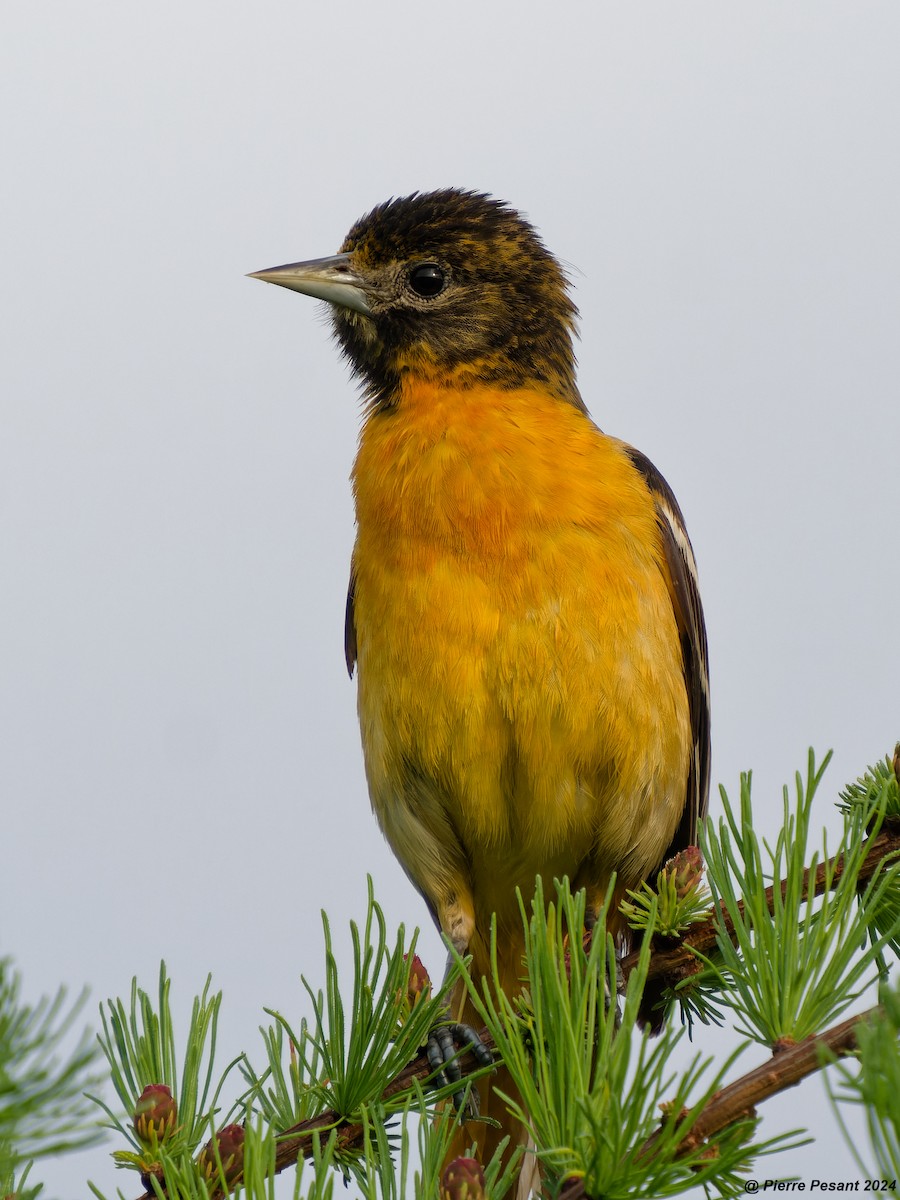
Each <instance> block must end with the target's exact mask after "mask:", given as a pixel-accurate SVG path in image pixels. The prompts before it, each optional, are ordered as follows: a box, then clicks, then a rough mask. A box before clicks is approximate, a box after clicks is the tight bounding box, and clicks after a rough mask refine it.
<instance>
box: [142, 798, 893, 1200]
mask: <svg viewBox="0 0 900 1200" xmlns="http://www.w3.org/2000/svg"><path fill="white" fill-rule="evenodd" d="M865 851H866V854H865V859H864V861H863V863H862V865H861V867H860V870H859V875H858V879H859V882H860V883H866V882H868V880H870V879H871V878H872V876H873V875H874V874H875V872H876V871H877V870H878V867H879V866H880V864H881V863H882V862H883V861H884V860H885V859H886V858H888V857H890V856H891V855H894V854H900V822H898V821H896V820H892V821H890V822H888V821H886V822H885V825H884V827H883V828H882V830H881V832H880V833H879V834H878V835H877V836H876V837H873V838H870V839H869V840H868V842H866V844H865ZM832 868H833V874H832V880H833V882H837V880H838V879H840V877H841V875H842V874H843V870H844V865H843V857H842V856H841V855H837V856H835V857H834V858H832V859H830V860H829V862H828V863H820V864H819V866H818V867H817V868H816V872H815V875H814V877H813V879H812V888H813V891H812V894H813V895H815V896H819V895H821V894H822V893H823V892H824V891H825V880H826V877H827V873H828V870H829V869H832ZM809 884H810V873H809V872H808V871H807V872H806V873H805V877H804V898H805V897H806V895H807V889H808V888H809ZM780 886H781V888H782V893H783V892H784V888H785V884H784V882H783V881H782V883H781V885H780ZM773 895H774V888H772V887H770V888H767V889H766V896H767V899H768V905H769V910H770V911H771V909H772V899H773ZM743 907H744V906H743V902H739V908H740V909H741V911H743ZM720 919H721V922H722V924H724V927H725V929H726V930H727V931H729V932H732V931H733V929H734V922H733V921H732V919H731V917H730V916H729V914H728V913H723V914H722V915H721V918H720ZM716 932H717V918H716V915H715V914H713V913H711V914H710V916H709V917H707V918H706V920H704V921H702V922H701V923H700V924H698V925H695V926H693V928H692V929H691V930H690V931H689V932H688V933H686V934H685V935H684V937H683V938H682V939H681V941H679V942H678V944H677V945H675V946H666V945H663V946H654V949H653V953H652V954H651V957H650V964H649V969H648V973H647V983H650V982H651V981H654V982H655V981H658V982H659V983H660V984H662V985H663V986H669V987H673V988H674V987H675V986H676V985H677V984H678V983H680V982H681V981H682V980H683V979H686V978H687V977H688V976H690V975H695V974H696V973H697V971H698V970H699V969H700V964H699V961H698V959H697V957H696V955H695V953H694V951H695V950H696V951H699V952H700V953H701V954H708V953H709V952H710V951H711V950H713V949H714V948H715V945H716ZM638 958H639V952H637V951H635V952H634V953H632V954H628V955H626V956H625V957H624V958H623V959H622V960H621V970H622V974H623V977H624V978H625V979H627V978H628V976H629V975H630V973H631V972H632V971H633V970H634V969H635V967H636V966H637V963H638ZM863 1015H865V1014H863ZM860 1019H861V1018H860V1017H851V1018H850V1019H849V1020H848V1021H845V1022H844V1023H843V1025H838V1026H836V1027H835V1029H833V1030H831V1031H830V1032H829V1033H825V1034H822V1035H821V1037H820V1038H815V1037H812V1038H807V1039H806V1041H805V1042H800V1043H799V1045H797V1046H795V1047H791V1048H790V1049H788V1050H785V1051H784V1052H783V1053H782V1054H781V1055H779V1057H778V1059H777V1063H778V1070H779V1071H783V1070H785V1069H787V1068H785V1067H784V1065H783V1063H784V1060H787V1061H788V1062H789V1063H794V1062H799V1061H801V1060H800V1058H796V1059H795V1058H794V1057H793V1056H794V1055H795V1054H796V1053H797V1052H798V1051H800V1050H801V1049H802V1048H803V1047H805V1046H807V1045H808V1044H809V1045H813V1046H816V1047H817V1046H818V1045H819V1044H822V1045H825V1044H827V1043H826V1042H825V1041H824V1039H827V1038H830V1037H831V1036H832V1035H835V1034H837V1033H838V1032H839V1031H842V1030H845V1028H846V1029H847V1030H850V1029H852V1028H853V1026H854V1025H855V1023H856V1022H857V1021H858V1020H860ZM479 1036H480V1037H481V1039H482V1041H483V1042H484V1044H485V1045H486V1046H487V1048H488V1049H489V1050H493V1049H494V1040H493V1038H492V1037H491V1035H490V1033H489V1032H488V1031H487V1029H482V1030H481V1031H480V1035H479ZM832 1048H833V1047H832ZM850 1048H851V1049H852V1045H851V1046H850ZM847 1052H848V1051H847V1050H846V1049H842V1050H837V1049H835V1053H844V1054H846V1053H847ZM789 1056H790V1057H789ZM457 1061H458V1063H459V1067H460V1071H461V1072H462V1074H463V1075H464V1076H465V1075H467V1074H469V1073H470V1072H471V1071H474V1070H475V1068H476V1066H477V1064H476V1062H475V1056H474V1055H473V1054H472V1053H471V1052H467V1053H466V1054H463V1055H461V1057H460V1058H459V1059H458V1060H457ZM803 1061H805V1060H803ZM816 1065H817V1064H814V1065H813V1066H812V1067H810V1068H809V1069H808V1070H806V1071H804V1072H803V1073H801V1074H800V1075H799V1076H798V1077H797V1078H796V1079H788V1080H787V1081H786V1082H784V1083H781V1084H780V1085H779V1086H778V1087H776V1088H774V1089H773V1090H774V1091H780V1090H781V1088H782V1087H789V1086H791V1085H792V1084H793V1083H797V1082H799V1080H800V1079H802V1078H803V1077H804V1075H805V1074H809V1072H810V1071H811V1070H815V1069H816ZM775 1069H776V1068H775V1067H774V1066H773V1064H772V1063H767V1064H766V1065H765V1066H763V1067H759V1068H757V1071H754V1072H751V1073H750V1075H747V1076H745V1077H744V1079H739V1080H737V1082H736V1083H734V1084H730V1085H729V1086H728V1087H727V1088H724V1089H723V1090H722V1091H721V1092H719V1093H717V1096H716V1097H715V1098H714V1100H713V1102H712V1103H711V1104H710V1108H713V1107H714V1106H717V1105H718V1104H719V1102H720V1099H721V1097H725V1096H730V1095H731V1089H732V1088H738V1087H739V1086H741V1085H743V1083H744V1081H745V1080H753V1079H755V1077H756V1076H757V1074H759V1075H760V1078H765V1079H770V1078H771V1077H772V1074H773V1071H775ZM430 1074H432V1069H431V1067H430V1066H429V1064H428V1060H427V1059H426V1057H425V1055H424V1054H421V1055H419V1057H418V1058H416V1059H414V1060H413V1061H412V1062H411V1063H409V1064H408V1065H407V1066H406V1067H404V1069H403V1070H402V1071H401V1072H400V1074H399V1075H397V1076H396V1077H395V1078H394V1079H393V1080H391V1082H390V1083H389V1084H388V1086H387V1088H386V1089H385V1091H384V1094H383V1097H382V1099H385V1100H387V1099H389V1098H390V1097H391V1096H395V1095H396V1094H397V1093H398V1092H402V1091H403V1090H404V1089H406V1088H408V1087H410V1085H411V1084H412V1081H413V1079H418V1080H420V1081H421V1080H424V1079H426V1078H427V1077H428V1076H429V1075H430ZM735 1094H736V1093H735ZM770 1094H771V1092H764V1093H762V1094H761V1095H760V1096H759V1097H757V1099H764V1098H765V1096H766V1095H770ZM751 1107H752V1104H751ZM716 1111H718V1108H717V1107H716ZM729 1111H730V1110H729ZM734 1120H737V1116H735V1115H732V1116H730V1117H729V1118H728V1120H727V1121H725V1122H724V1124H723V1125H719V1126H717V1127H716V1129H715V1130H710V1131H707V1132H705V1133H702V1134H697V1133H692V1136H696V1137H698V1138H701V1139H705V1138H707V1137H710V1136H711V1134H712V1133H713V1132H717V1131H718V1130H719V1129H721V1128H724V1125H727V1124H730V1123H731V1122H733V1121H734ZM701 1126H702V1127H703V1128H704V1129H705V1124H704V1121H703V1118H700V1120H699V1121H698V1123H697V1125H696V1126H695V1131H696V1130H698V1129H700V1128H701ZM332 1129H337V1131H338V1135H337V1141H338V1146H339V1147H340V1148H341V1149H351V1148H353V1147H355V1146H359V1145H360V1144H361V1143H362V1137H363V1127H362V1125H360V1124H359V1123H358V1122H354V1121H350V1120H348V1119H347V1118H346V1117H343V1116H341V1114H340V1113H338V1112H335V1111H334V1110H331V1109H329V1110H328V1111H326V1112H324V1113H320V1114H319V1116H317V1117H311V1118H309V1119H308V1120H306V1121H301V1122H299V1124H297V1125H294V1126H292V1128H290V1129H288V1130H286V1131H285V1132H284V1133H283V1134H281V1135H280V1136H279V1140H278V1146H277V1149H276V1154H275V1170H276V1172H280V1171H283V1170H285V1169H286V1168H287V1167H291V1166H294V1165H295V1164H296V1163H297V1162H298V1161H299V1160H300V1159H301V1158H308V1157H310V1156H311V1155H312V1150H313V1143H314V1139H315V1136H316V1134H317V1133H318V1134H323V1133H328V1132H330V1131H331V1130H332ZM220 1194H221V1193H219V1192H210V1197H211V1200H212V1198H214V1197H215V1196H217V1195H220ZM564 1195H565V1197H566V1200H574V1198H575V1197H576V1196H583V1195H584V1192H570V1191H569V1190H566V1192H565V1193H564ZM139 1200H155V1193H153V1192H152V1191H149V1192H145V1193H144V1194H143V1195H142V1196H141V1197H140V1198H139Z"/></svg>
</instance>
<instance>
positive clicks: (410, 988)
mask: <svg viewBox="0 0 900 1200" xmlns="http://www.w3.org/2000/svg"><path fill="white" fill-rule="evenodd" d="M403 957H404V958H405V959H406V960H407V961H409V955H408V954H405V955H404V956H403ZM430 995H431V979H430V978H429V975H428V972H427V971H426V970H425V966H424V964H423V962H422V960H421V958H419V956H418V954H414V955H413V958H412V962H411V963H410V964H409V982H408V983H407V985H406V999H407V1001H408V1003H409V1007H410V1008H412V1007H413V1006H414V1005H415V1004H416V1002H417V1001H418V999H419V997H420V996H424V998H425V999H426V1000H427V999H428V997H429V996H430Z"/></svg>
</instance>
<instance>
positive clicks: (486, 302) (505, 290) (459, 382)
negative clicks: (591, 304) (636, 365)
mask: <svg viewBox="0 0 900 1200" xmlns="http://www.w3.org/2000/svg"><path fill="white" fill-rule="evenodd" d="M253 278H255V279H262V280H265V281H266V282H268V283H277V284H279V285H280V286H281V287H286V288H291V289H292V290H293V291H297V292H303V293H304V294H305V295H308V296H315V297H317V298H318V299H321V300H327V301H328V302H329V304H331V305H332V313H333V319H334V326H335V332H336V334H337V338H338V340H339V342H340V344H341V347H342V349H343V351H344V353H345V354H346V356H347V358H348V359H349V360H350V363H351V365H352V367H353V370H354V371H355V372H356V373H357V374H358V375H359V376H360V377H361V378H362V380H363V382H364V384H365V387H366V391H367V394H368V396H369V398H370V400H371V401H372V402H373V404H374V405H376V406H378V407H382V406H390V405H391V404H392V402H393V399H394V397H395V396H396V394H397V390H398V387H399V386H400V384H401V381H402V378H403V375H404V373H418V374H420V375H425V376H428V377H430V378H437V379H447V380H448V382H451V381H452V383H453V386H455V387H466V386H473V385H475V384H485V383H486V384H490V385H492V386H494V387H499V388H517V387H522V386H524V385H527V384H532V385H533V384H537V385H539V386H542V387H543V388H545V389H547V390H549V391H551V392H552V393H554V394H556V395H559V397H560V398H561V399H563V400H567V401H569V402H571V403H574V404H577V405H578V406H579V407H581V400H580V397H579V395H578V390H577V388H576V386H575V355H574V352H573V348H572V339H573V336H574V333H575V321H576V316H577V311H576V308H575V305H574V304H573V303H572V301H571V299H570V298H569V295H568V292H567V286H566V277H565V274H564V272H563V270H562V268H561V267H560V265H559V263H558V262H557V261H556V259H555V258H554V257H553V255H552V254H550V252H549V251H548V250H547V249H546V247H545V246H544V244H543V242H542V241H541V239H540V238H539V237H538V235H537V233H536V232H535V230H534V228H533V227H532V226H531V225H530V224H529V223H528V222H527V221H526V220H525V219H524V218H523V217H521V216H520V215H519V214H518V213H517V212H515V210H513V209H511V208H509V207H508V206H507V205H506V204H504V203H503V202H502V201H499V200H494V199H492V198H491V197H489V196H485V195H482V194H480V193H477V192H465V191H458V190H455V189H446V190H443V191H438V192H426V193H415V194H413V195H412V196H406V197H403V198H402V199H396V200H388V201H387V202H386V203H384V204H380V205H378V207H377V208H374V209H373V210H372V211H371V212H370V213H369V214H368V215H367V216H365V217H362V218H361V219H360V220H359V221H357V222H356V224H355V225H354V226H353V228H352V229H351V230H350V232H349V233H348V234H347V237H346V238H345V239H344V243H343V245H342V246H341V249H340V253H338V254H336V255H334V256H332V257H330V258H320V259H313V260H311V261H309V262H301V263H290V264H288V265H286V266H282V267H272V268H271V269H269V270H267V271H258V272H256V273H255V274H254V276H253Z"/></svg>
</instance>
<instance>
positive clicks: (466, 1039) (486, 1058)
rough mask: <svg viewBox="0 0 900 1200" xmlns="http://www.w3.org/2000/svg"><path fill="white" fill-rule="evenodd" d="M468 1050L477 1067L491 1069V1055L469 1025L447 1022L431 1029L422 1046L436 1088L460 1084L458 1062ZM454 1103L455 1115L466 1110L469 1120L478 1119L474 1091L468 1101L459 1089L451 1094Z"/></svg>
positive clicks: (463, 1089) (460, 1074) (476, 1098)
mask: <svg viewBox="0 0 900 1200" xmlns="http://www.w3.org/2000/svg"><path fill="white" fill-rule="evenodd" d="M469 1050H471V1051H472V1054H473V1055H474V1057H475V1061H476V1062H477V1063H478V1065H479V1066H480V1067H492V1066H493V1065H494V1056H493V1054H491V1052H490V1050H489V1049H488V1048H487V1046H486V1045H485V1044H484V1042H483V1041H482V1040H481V1038H480V1037H479V1036H478V1033H477V1032H476V1031H475V1030H474V1029H473V1028H472V1026H471V1025H465V1024H461V1023H460V1022H458V1021H447V1022H446V1023H442V1024H440V1025H435V1026H434V1028H433V1029H432V1031H431V1033H430V1034H429V1035H428V1041H427V1042H426V1044H425V1056H426V1058H427V1059H428V1065H429V1066H430V1067H431V1069H432V1071H434V1072H435V1075H434V1080H433V1082H434V1086H435V1087H438V1088H441V1087H446V1086H447V1085H448V1084H452V1083H459V1084H460V1085H461V1084H462V1078H463V1076H462V1071H461V1070H460V1068H459V1059H460V1057H461V1056H462V1055H463V1054H465V1053H467V1052H468V1051H469ZM453 1103H454V1105H455V1107H456V1109H457V1111H461V1110H462V1109H463V1108H464V1107H465V1108H467V1109H468V1115H469V1116H476V1117H477V1116H478V1093H477V1092H476V1091H474V1090H470V1091H469V1093H468V1098H467V1096H466V1089H465V1087H463V1086H460V1087H459V1089H458V1090H457V1091H455V1092H454V1093H453Z"/></svg>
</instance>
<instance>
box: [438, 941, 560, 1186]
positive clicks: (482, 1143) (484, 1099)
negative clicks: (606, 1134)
mask: <svg viewBox="0 0 900 1200" xmlns="http://www.w3.org/2000/svg"><path fill="white" fill-rule="evenodd" d="M469 948H470V950H471V952H472V963H471V967H470V973H471V977H472V979H473V980H476V981H479V983H480V981H481V980H482V979H483V978H487V979H488V980H490V982H491V987H492V989H493V988H494V986H495V981H494V976H493V972H492V970H491V966H490V953H489V950H488V947H487V946H486V945H484V944H479V943H478V942H477V941H476V942H473V945H471V946H470V947H469ZM523 950H524V947H523V944H522V938H521V935H520V936H519V938H518V939H511V938H509V939H504V940H503V943H502V944H501V943H500V939H499V937H498V943H497V951H496V956H497V958H496V961H497V973H498V977H499V978H498V980H497V981H496V982H499V983H500V986H501V987H502V989H503V992H504V993H505V994H506V995H507V996H515V995H517V994H518V993H519V992H520V991H521V990H522V980H523V976H524V974H525V969H524V966H523V963H522V956H523ZM451 1014H452V1017H453V1020H454V1021H460V1022H462V1023H464V1024H467V1025H471V1026H472V1027H473V1028H474V1029H480V1028H481V1026H482V1024H483V1022H482V1019H481V1016H480V1014H479V1013H478V1012H477V1010H476V1009H475V1007H474V1005H473V1004H472V1001H471V998H470V996H469V994H468V991H467V989H466V986H465V983H464V982H462V981H461V982H460V983H459V984H458V985H457V988H456V990H455V992H454V993H453V997H452V1001H451ZM473 1091H476V1092H477V1093H478V1117H477V1119H471V1120H465V1121H463V1122H462V1123H461V1125H460V1127H459V1130H458V1131H457V1133H456V1134H455V1135H454V1137H453V1140H452V1142H451V1144H450V1148H449V1151H448V1153H447V1162H449V1161H451V1160H452V1159H454V1158H457V1157H459V1156H461V1155H468V1154H471V1153H473V1149H472V1148H473V1147H474V1157H475V1158H477V1159H478V1161H479V1162H481V1163H483V1164H486V1163H488V1162H490V1160H491V1159H492V1158H493V1156H494V1154H495V1153H496V1152H497V1150H498V1148H499V1146H500V1143H501V1142H502V1141H503V1139H504V1138H509V1143H508V1146H507V1149H506V1152H505V1153H506V1155H507V1156H508V1155H509V1154H511V1153H512V1152H513V1151H514V1150H515V1148H516V1147H517V1146H523V1147H525V1155H524V1158H523V1160H522V1165H521V1169H520V1171H519V1178H518V1185H517V1187H516V1189H515V1191H514V1192H513V1193H512V1196H513V1197H514V1198H515V1200H527V1198H528V1197H529V1196H530V1195H531V1194H532V1192H534V1193H535V1194H537V1191H538V1189H539V1187H540V1173H539V1170H538V1163H537V1159H536V1158H535V1157H534V1155H533V1154H531V1153H529V1151H528V1145H529V1131H528V1127H527V1125H525V1124H524V1123H523V1122H522V1121H520V1120H519V1119H518V1118H517V1117H515V1116H514V1115H513V1114H512V1113H511V1112H510V1103H511V1102H512V1103H514V1104H518V1105H521V1098H520V1096H519V1092H518V1090H517V1088H516V1086H515V1084H514V1083H513V1081H512V1077H511V1076H510V1074H509V1071H507V1069H506V1067H504V1066H503V1064H502V1063H501V1064H499V1065H498V1066H497V1067H496V1068H495V1069H494V1071H493V1072H491V1074H490V1075H486V1076H483V1077H482V1078H481V1079H479V1080H477V1081H476V1082H475V1083H474V1084H473ZM494 1122H496V1124H494Z"/></svg>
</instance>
